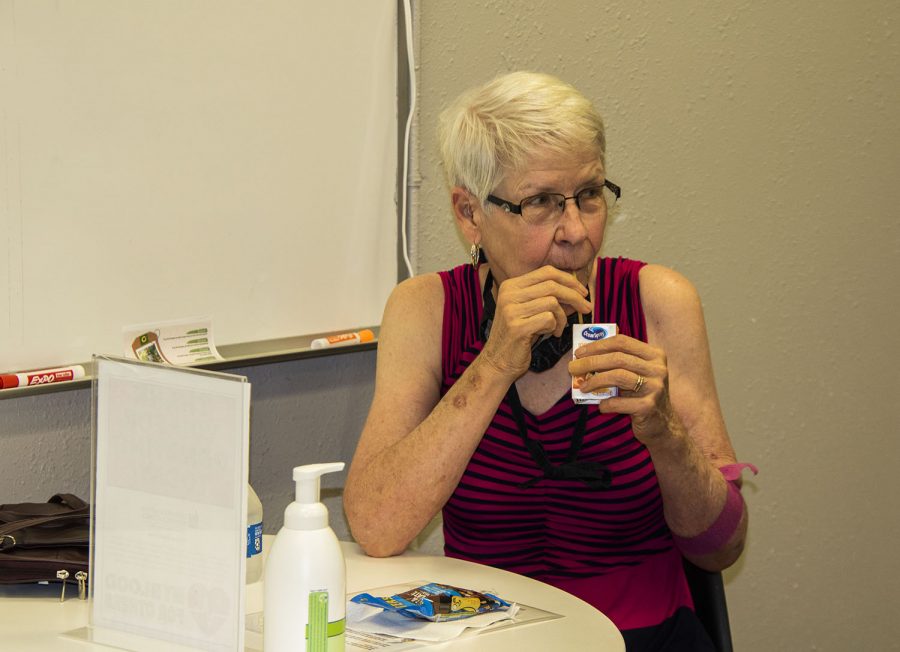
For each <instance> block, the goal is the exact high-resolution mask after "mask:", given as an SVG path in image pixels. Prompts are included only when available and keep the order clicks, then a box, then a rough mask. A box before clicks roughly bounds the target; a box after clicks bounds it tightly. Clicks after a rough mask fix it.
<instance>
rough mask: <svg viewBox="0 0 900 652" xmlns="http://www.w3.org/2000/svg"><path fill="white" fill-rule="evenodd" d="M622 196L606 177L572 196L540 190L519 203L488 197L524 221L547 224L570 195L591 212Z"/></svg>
mask: <svg viewBox="0 0 900 652" xmlns="http://www.w3.org/2000/svg"><path fill="white" fill-rule="evenodd" d="M621 196H622V189H621V188H620V187H619V186H617V185H616V184H614V183H613V182H612V181H609V180H608V179H607V180H606V181H604V182H603V185H602V186H588V187H587V188H582V189H581V190H579V191H578V192H577V193H575V194H574V195H573V196H571V197H566V196H565V195H563V194H562V193H558V192H542V193H538V194H537V195H532V196H530V197H526V198H525V199H523V200H522V201H521V202H520V203H518V204H514V203H512V202H511V201H508V200H506V199H501V198H500V197H497V196H496V195H488V196H487V200H488V201H489V202H491V203H492V204H495V205H496V206H499V207H500V208H502V209H503V210H505V211H506V212H507V213H515V214H516V215H521V216H522V219H523V220H524V221H525V222H526V223H527V224H530V225H532V226H549V225H551V224H555V223H556V222H557V220H559V218H560V217H561V216H562V214H563V212H565V210H566V202H567V201H569V200H570V199H574V200H575V205H576V206H577V207H578V210H579V211H581V213H582V214H583V215H587V216H591V215H597V214H599V213H600V212H601V211H609V210H611V209H612V207H613V206H615V204H616V200H618V199H619V197H621Z"/></svg>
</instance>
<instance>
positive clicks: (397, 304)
mask: <svg viewBox="0 0 900 652" xmlns="http://www.w3.org/2000/svg"><path fill="white" fill-rule="evenodd" d="M443 306H444V284H443V282H442V281H441V277H440V276H439V275H438V274H422V275H420V276H413V277H412V278H408V279H406V280H404V281H402V282H400V283H398V284H397V285H396V287H394V289H393V291H392V292H391V296H390V297H389V298H388V302H387V305H386V306H385V309H384V319H383V323H382V328H384V327H385V326H386V325H387V326H390V325H391V324H390V323H389V322H392V321H394V320H400V321H403V322H405V323H410V322H415V323H416V325H418V326H421V325H426V324H433V323H434V322H435V321H436V322H437V323H440V322H441V319H442V317H443ZM385 322H388V323H385Z"/></svg>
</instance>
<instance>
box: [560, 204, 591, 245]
mask: <svg viewBox="0 0 900 652" xmlns="http://www.w3.org/2000/svg"><path fill="white" fill-rule="evenodd" d="M556 234H557V237H558V238H561V239H562V240H563V241H566V242H578V241H580V240H583V239H584V238H585V237H586V236H587V229H586V228H585V226H584V220H582V218H581V210H580V209H579V208H578V205H577V204H576V203H575V198H574V197H569V198H567V199H566V203H565V206H563V213H562V215H560V217H559V224H557V226H556Z"/></svg>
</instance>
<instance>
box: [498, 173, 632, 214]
mask: <svg viewBox="0 0 900 652" xmlns="http://www.w3.org/2000/svg"><path fill="white" fill-rule="evenodd" d="M600 187H601V188H608V189H609V191H610V192H611V193H612V194H614V195H615V196H616V201H619V199H621V197H622V188H620V187H619V186H617V185H616V184H614V183H613V182H612V181H610V180H609V179H606V180H605V181H604V182H603V185H602V186H600ZM591 188H597V186H588V187H587V188H582V189H581V190H579V191H578V192H577V193H575V194H574V195H572V196H571V197H566V196H565V195H564V194H562V193H561V192H546V193H544V192H539V193H538V194H537V195H530V196H528V197H525V198H524V199H523V200H522V201H521V202H519V203H518V204H514V203H512V202H511V201H509V200H507V199H501V198H500V197H497V196H496V195H488V196H487V200H488V201H489V202H491V203H492V204H494V205H496V206H499V207H500V208H503V209H505V210H507V211H508V212H510V213H515V214H516V215H521V214H522V204H524V203H525V202H527V201H528V200H529V199H534V198H535V197H538V196H540V195H556V196H558V197H562V198H563V204H565V203H566V202H567V201H569V200H570V199H574V200H575V205H576V206H577V207H578V210H581V204H579V203H578V195H580V194H581V193H583V192H584V191H585V190H590V189H591Z"/></svg>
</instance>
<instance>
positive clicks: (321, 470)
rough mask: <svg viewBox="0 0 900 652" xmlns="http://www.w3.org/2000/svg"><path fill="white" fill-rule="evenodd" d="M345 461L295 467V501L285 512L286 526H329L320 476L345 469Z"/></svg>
mask: <svg viewBox="0 0 900 652" xmlns="http://www.w3.org/2000/svg"><path fill="white" fill-rule="evenodd" d="M343 470H344V463H343V462H332V463H328V464H305V465H303V466H296V467H294V482H295V483H296V485H297V486H296V493H295V502H293V503H291V504H290V505H288V508H287V510H285V512H284V527H286V528H291V529H292V530H315V529H318V528H322V527H327V526H328V509H327V508H326V507H325V505H323V504H322V503H321V502H320V501H319V485H320V482H319V480H320V478H321V477H322V475H324V474H325V473H331V472H333V471H343Z"/></svg>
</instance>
